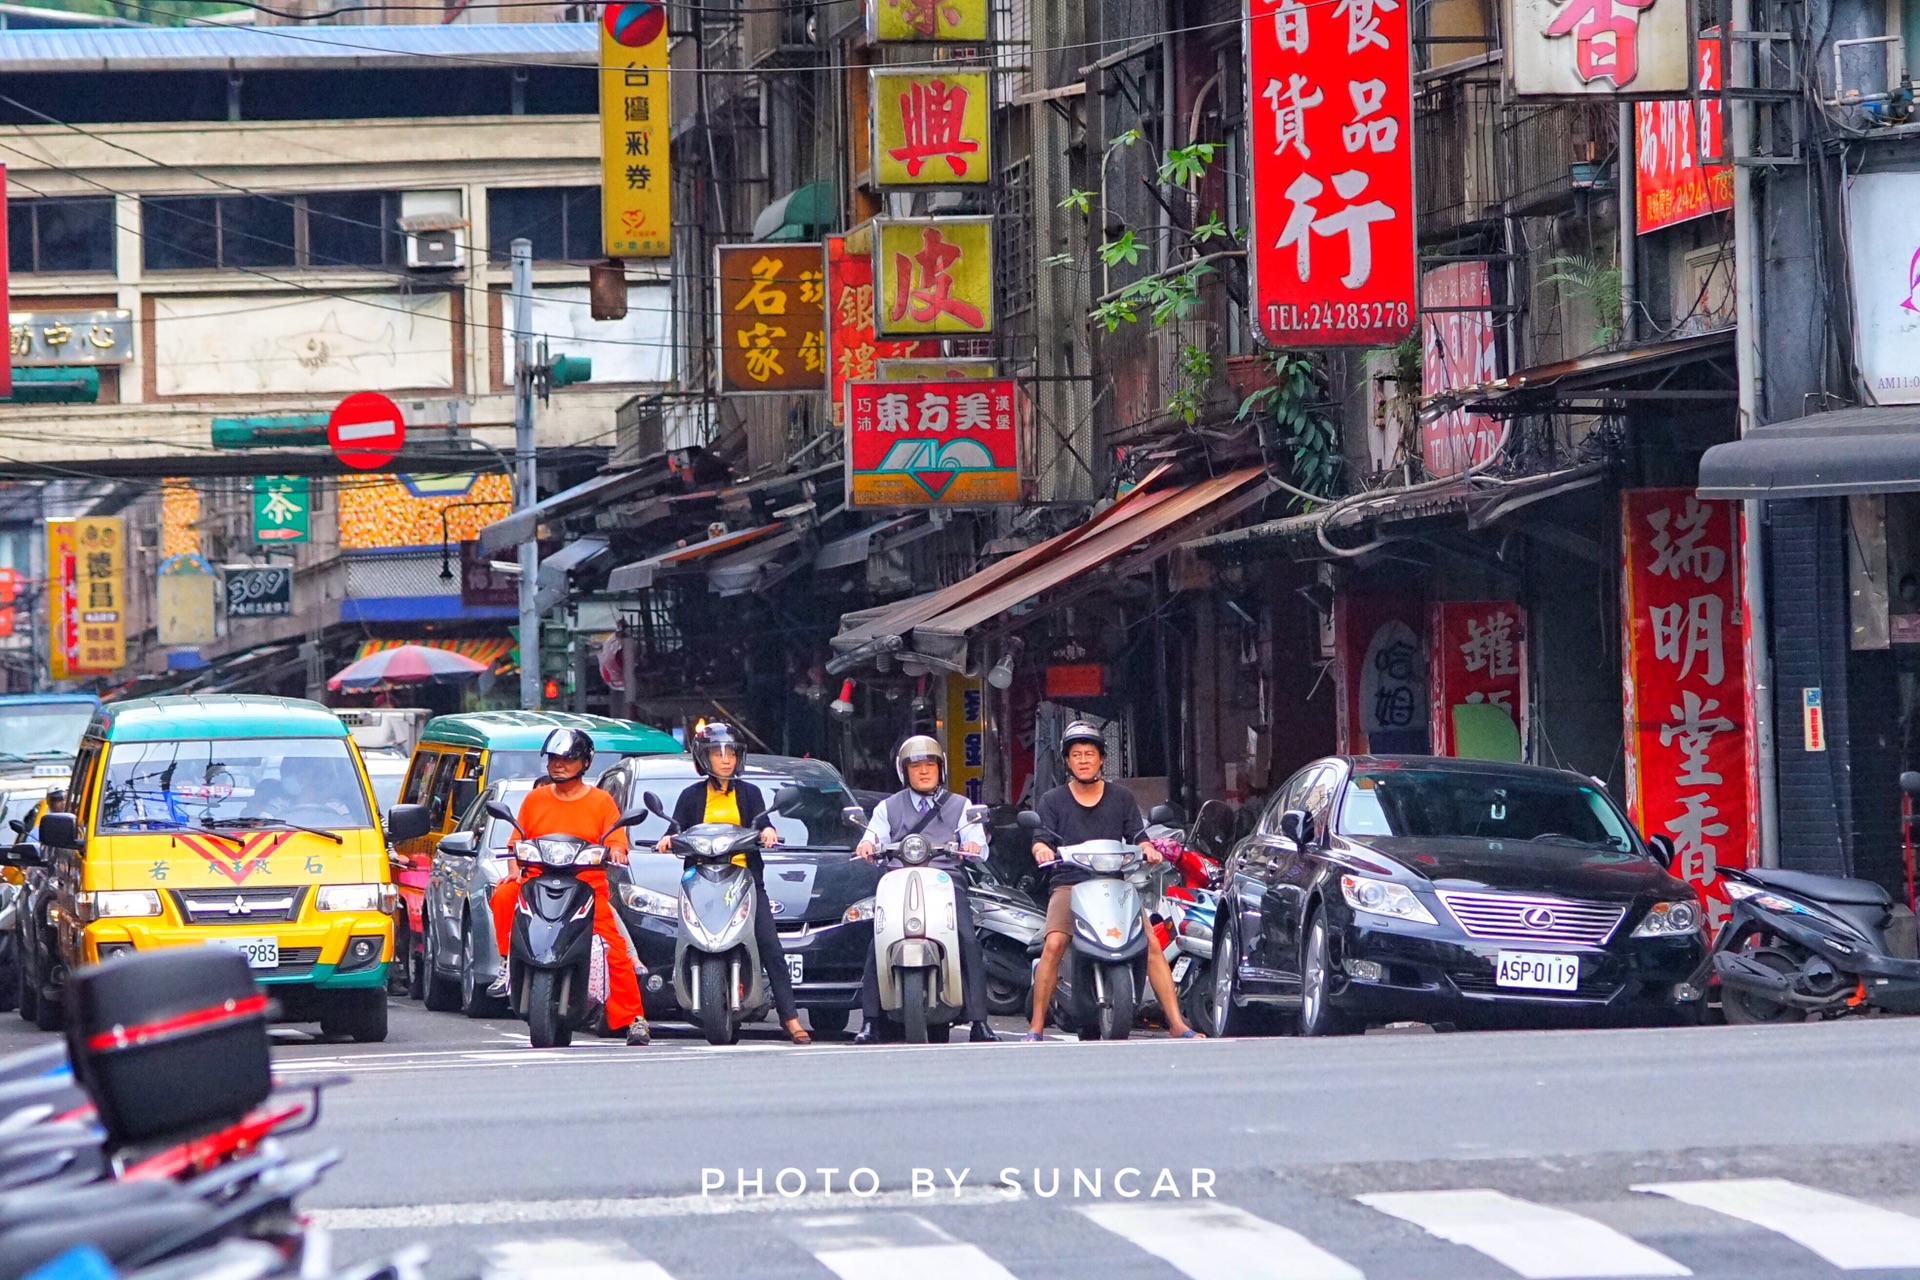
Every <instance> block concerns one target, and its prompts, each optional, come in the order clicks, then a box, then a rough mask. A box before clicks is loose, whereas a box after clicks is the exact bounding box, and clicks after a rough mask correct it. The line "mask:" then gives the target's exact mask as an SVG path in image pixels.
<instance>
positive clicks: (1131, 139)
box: [1107, 129, 1141, 150]
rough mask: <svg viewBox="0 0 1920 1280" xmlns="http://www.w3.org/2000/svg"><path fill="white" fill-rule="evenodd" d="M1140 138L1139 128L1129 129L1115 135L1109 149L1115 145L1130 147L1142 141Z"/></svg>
mask: <svg viewBox="0 0 1920 1280" xmlns="http://www.w3.org/2000/svg"><path fill="white" fill-rule="evenodd" d="M1140 138H1141V133H1140V131H1139V130H1138V129H1129V130H1127V131H1126V132H1125V133H1123V134H1120V135H1119V136H1117V137H1115V138H1114V140H1113V141H1112V142H1109V143H1108V144H1107V148H1108V150H1112V149H1113V148H1114V147H1130V146H1132V145H1133V144H1134V143H1136V142H1138V141H1140Z"/></svg>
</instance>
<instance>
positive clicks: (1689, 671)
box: [1620, 489, 1753, 929]
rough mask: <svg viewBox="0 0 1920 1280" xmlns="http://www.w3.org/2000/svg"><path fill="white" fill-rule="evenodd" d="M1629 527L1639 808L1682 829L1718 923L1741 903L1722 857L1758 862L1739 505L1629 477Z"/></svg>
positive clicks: (1692, 878) (1631, 779)
mask: <svg viewBox="0 0 1920 1280" xmlns="http://www.w3.org/2000/svg"><path fill="white" fill-rule="evenodd" d="M1620 529H1621V544H1622V545H1621V556H1622V565H1621V576H1620V582H1621V591H1620V594H1621V601H1620V616H1621V627H1622V630H1623V632H1624V634H1623V636H1622V645H1621V647H1622V649H1623V651H1624V657H1625V662H1624V664H1623V665H1624V667H1625V672H1624V674H1625V681H1626V683H1625V690H1624V693H1625V699H1624V701H1625V705H1626V728H1627V734H1626V758H1627V812H1628V813H1629V814H1630V815H1631V816H1632V818H1633V821H1634V825H1635V826H1637V827H1639V828H1640V830H1642V831H1644V832H1646V833H1647V834H1648V835H1654V834H1660V835H1665V836H1668V837H1670V838H1671V839H1672V840H1673V845H1674V850H1675V854H1676V857H1675V859H1674V866H1673V873H1674V874H1675V875H1677V876H1679V877H1680V878H1681V879H1683V880H1686V881H1687V882H1688V883H1690V884H1692V885H1693V886H1694V887H1695V888H1696V889H1697V890H1699V892H1700V896H1701V899H1702V901H1703V902H1704V903H1705V905H1706V909H1707V922H1708V924H1709V926H1710V927H1712V928H1715V929H1717V928H1719V926H1720V925H1721V923H1722V922H1723V921H1725V920H1726V918H1727V913H1728V911H1729V907H1728V899H1727V891H1726V887H1725V884H1724V882H1723V881H1722V880H1721V879H1720V873H1719V868H1720V867H1721V866H1722V865H1723V864H1724V865H1730V866H1735V867H1744V866H1748V865H1750V862H1751V858H1750V850H1751V845H1752V840H1753V832H1752V823H1751V822H1750V820H1749V815H1750V814H1751V813H1752V804H1753V799H1752V795H1751V792H1750V789H1749V779H1750V778H1751V777H1752V769H1751V767H1750V765H1749V761H1748V757H1749V755H1750V754H1751V752H1750V750H1749V743H1748V730H1747V725H1748V717H1747V659H1746V644H1745V632H1744V629H1743V628H1742V626H1741V622H1740V617H1741V613H1740V556H1739V546H1740V536H1739V508H1738V507H1737V506H1736V505H1735V504H1734V503H1731V502H1720V501H1715V500H1710V499H1702V498H1698V497H1695V496H1694V493H1693V491H1692V490H1691V489H1628V490H1626V491H1625V492H1624V493H1622V494H1621V495H1620Z"/></svg>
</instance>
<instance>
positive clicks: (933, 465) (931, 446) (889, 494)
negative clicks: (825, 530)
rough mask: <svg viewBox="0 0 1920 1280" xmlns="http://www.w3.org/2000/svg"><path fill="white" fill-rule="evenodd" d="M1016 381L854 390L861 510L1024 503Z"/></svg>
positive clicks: (851, 428) (851, 455) (851, 461)
mask: <svg viewBox="0 0 1920 1280" xmlns="http://www.w3.org/2000/svg"><path fill="white" fill-rule="evenodd" d="M1016 399H1017V397H1016V392H1015V388H1014V384H1013V382H1012V380H1010V379H1005V378H996V379H991V380H987V381H976V380H971V379H969V380H965V381H958V380H956V381H952V382H914V383H899V382H892V383H889V382H853V383H849V384H848V386H847V482H848V483H847V492H848V497H849V501H850V502H851V503H852V504H853V505H854V506H856V507H912V506H932V505H939V506H972V505H977V504H980V503H991V502H1017V501H1019V500H1020V444H1019V441H1020V432H1019V430H1018V417H1019V415H1018V413H1017V412H1016V410H1015V404H1016Z"/></svg>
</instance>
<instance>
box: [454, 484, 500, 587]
mask: <svg viewBox="0 0 1920 1280" xmlns="http://www.w3.org/2000/svg"><path fill="white" fill-rule="evenodd" d="M512 506H513V503H512V502H510V501H508V500H506V499H504V498H476V499H474V500H473V501H472V502H449V503H448V504H447V505H446V506H444V507H442V508H440V581H442V582H452V581H453V566H452V564H450V563H449V557H448V549H449V547H450V546H451V543H452V534H451V532H450V531H449V526H448V524H447V513H448V512H449V511H453V510H456V509H457V508H460V507H508V508H511V507H512Z"/></svg>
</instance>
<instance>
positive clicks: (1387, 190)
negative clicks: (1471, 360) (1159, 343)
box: [1247, 0, 1415, 347]
mask: <svg viewBox="0 0 1920 1280" xmlns="http://www.w3.org/2000/svg"><path fill="white" fill-rule="evenodd" d="M1411 7H1412V0H1247V17H1248V23H1247V96H1248V98H1249V99H1250V101H1249V104H1248V119H1249V124H1250V135H1251V140H1250V151H1251V155H1252V166H1253V191H1254V200H1253V226H1252V231H1251V235H1250V236H1249V238H1248V244H1249V246H1250V248H1249V257H1248V262H1249V265H1250V269H1251V272H1252V277H1253V280H1252V284H1253V288H1252V310H1253V323H1254V329H1255V331H1256V332H1258V333H1259V335H1260V337H1261V338H1262V339H1263V340H1264V341H1265V342H1267V343H1268V344H1269V345H1271V346H1276V347H1334V346H1370V347H1371V346H1384V345H1388V344H1391V343H1394V342H1398V341H1399V340H1400V339H1402V338H1404V337H1406V336H1407V335H1408V334H1410V333H1412V332H1413V324H1414V298H1415V295H1414V239H1413V237H1414V206H1413V71H1412V62H1411V60H1410V58H1409V56H1408V55H1409V47H1410V42H1409V37H1408V20H1407V19H1408V12H1409V10H1410V9H1411Z"/></svg>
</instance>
